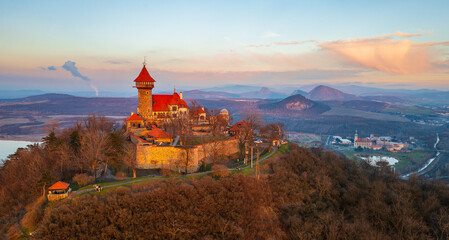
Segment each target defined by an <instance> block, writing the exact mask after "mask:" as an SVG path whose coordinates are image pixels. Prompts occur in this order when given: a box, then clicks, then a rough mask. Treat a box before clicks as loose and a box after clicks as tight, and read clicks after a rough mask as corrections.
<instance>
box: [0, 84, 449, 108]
mask: <svg viewBox="0 0 449 240" xmlns="http://www.w3.org/2000/svg"><path fill="white" fill-rule="evenodd" d="M278 89H280V88H278ZM293 89H295V88H292V87H289V88H283V89H282V90H274V89H272V88H268V87H257V86H249V85H227V86H221V87H213V88H204V89H194V90H187V91H183V92H184V98H187V99H279V100H280V99H284V98H286V97H288V96H291V95H296V94H300V95H303V96H305V97H307V98H309V99H311V100H314V101H329V100H341V101H350V100H370V101H383V102H387V103H390V104H408V103H411V102H413V103H416V102H420V103H425V104H430V105H432V104H440V105H441V104H443V105H444V104H445V102H449V91H437V90H429V89H421V90H408V89H382V88H373V87H364V86H357V85H345V86H336V85H318V86H317V85H308V86H303V87H301V88H299V89H298V88H296V90H293ZM308 89H309V90H310V91H308V92H307V91H304V90H308ZM292 90H293V91H292ZM161 93H164V94H165V92H161ZM41 94H45V92H43V91H39V90H19V91H0V99H2V100H0V101H2V102H5V101H7V100H6V99H17V98H23V97H27V96H31V95H41ZM68 94H70V95H74V96H79V97H95V96H94V94H93V93H92V92H73V93H68ZM100 97H137V94H136V93H135V92H131V93H130V92H100Z"/></svg>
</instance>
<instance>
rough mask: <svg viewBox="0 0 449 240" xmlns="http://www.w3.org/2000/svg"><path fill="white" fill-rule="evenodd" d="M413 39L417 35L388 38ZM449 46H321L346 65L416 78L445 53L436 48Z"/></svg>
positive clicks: (374, 41)
mask: <svg viewBox="0 0 449 240" xmlns="http://www.w3.org/2000/svg"><path fill="white" fill-rule="evenodd" d="M393 35H395V36H403V37H407V36H408V37H410V36H412V35H414V34H405V33H401V32H397V33H395V34H391V35H389V36H393ZM448 44H449V42H428V43H414V42H411V41H409V40H400V41H395V40H392V39H390V38H388V37H381V36H380V37H376V38H364V39H352V40H338V41H332V42H326V43H322V44H320V46H321V47H322V48H323V49H325V50H329V51H331V52H333V53H335V54H336V55H337V56H339V57H340V58H341V59H343V60H344V61H346V62H349V63H353V64H357V65H361V66H364V67H367V68H371V69H377V70H380V71H383V72H387V73H392V74H414V73H421V72H426V71H428V70H430V69H431V67H432V62H434V61H436V60H437V59H438V56H440V55H441V53H442V50H441V49H437V48H435V46H437V45H446V46H447V45H448Z"/></svg>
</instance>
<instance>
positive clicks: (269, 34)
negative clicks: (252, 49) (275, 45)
mask: <svg viewBox="0 0 449 240" xmlns="http://www.w3.org/2000/svg"><path fill="white" fill-rule="evenodd" d="M263 36H264V37H266V38H275V37H280V36H281V35H280V34H277V33H275V32H266V33H265V34H264V35H263Z"/></svg>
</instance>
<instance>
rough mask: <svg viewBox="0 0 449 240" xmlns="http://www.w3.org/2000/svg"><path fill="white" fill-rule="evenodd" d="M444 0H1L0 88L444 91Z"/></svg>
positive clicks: (447, 18)
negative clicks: (144, 83)
mask: <svg viewBox="0 0 449 240" xmlns="http://www.w3.org/2000/svg"><path fill="white" fill-rule="evenodd" d="M448 23H449V1H447V0H442V1H370V2H367V1H245V2H243V1H110V0H109V1H91V0H86V1H7V0H2V1H0V84H1V85H0V86H1V88H2V90H18V89H39V90H45V91H64V90H72V91H93V90H92V89H93V88H98V89H99V91H100V92H101V91H135V90H133V89H132V88H131V84H132V81H133V80H134V78H135V77H136V76H137V75H138V73H139V71H140V69H141V67H142V62H143V58H144V56H146V62H147V68H148V70H149V71H150V74H151V75H152V76H153V77H154V78H155V79H156V81H157V83H156V87H157V88H158V90H168V89H171V88H173V86H176V88H177V89H186V90H187V89H193V88H206V87H212V86H222V85H229V84H244V85H254V86H267V87H273V88H287V87H292V89H295V88H297V87H299V86H302V85H308V84H316V83H330V84H357V85H361V86H370V87H383V88H410V89H418V88H430V89H440V90H449V25H448Z"/></svg>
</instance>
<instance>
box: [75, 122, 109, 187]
mask: <svg viewBox="0 0 449 240" xmlns="http://www.w3.org/2000/svg"><path fill="white" fill-rule="evenodd" d="M84 127H85V128H84V129H83V132H82V133H81V146H80V157H81V159H82V160H83V162H84V163H85V164H86V165H87V166H88V167H89V168H90V170H91V172H92V174H93V176H94V178H95V179H96V172H95V171H96V170H97V168H98V167H99V165H100V164H101V163H102V162H103V161H105V157H106V152H107V151H108V149H109V147H110V145H109V141H108V135H109V132H110V131H112V123H111V122H110V121H108V120H107V119H106V118H105V117H104V116H97V115H95V114H94V115H91V116H89V117H88V118H87V119H86V120H85V121H84Z"/></svg>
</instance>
